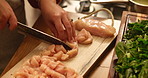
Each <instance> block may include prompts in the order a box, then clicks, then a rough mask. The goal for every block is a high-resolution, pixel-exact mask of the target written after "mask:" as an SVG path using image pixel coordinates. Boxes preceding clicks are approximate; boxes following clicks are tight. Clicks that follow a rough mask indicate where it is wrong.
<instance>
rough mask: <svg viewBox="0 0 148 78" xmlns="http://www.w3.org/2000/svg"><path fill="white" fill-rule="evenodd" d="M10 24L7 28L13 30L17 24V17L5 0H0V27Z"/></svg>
mask: <svg viewBox="0 0 148 78" xmlns="http://www.w3.org/2000/svg"><path fill="white" fill-rule="evenodd" d="M8 23H9V24H10V26H9V29H10V30H13V29H14V28H15V27H16V26H17V18H16V16H15V14H14V12H13V10H12V8H11V7H10V5H9V4H8V3H7V2H6V1H5V0H0V29H3V28H4V27H5V26H6V25H7V24H8Z"/></svg>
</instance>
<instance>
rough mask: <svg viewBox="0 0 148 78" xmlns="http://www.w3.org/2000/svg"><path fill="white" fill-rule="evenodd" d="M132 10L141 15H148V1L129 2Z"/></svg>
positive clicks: (131, 0) (134, 0)
mask: <svg viewBox="0 0 148 78" xmlns="http://www.w3.org/2000/svg"><path fill="white" fill-rule="evenodd" d="M129 1H130V3H131V6H130V7H131V8H132V9H133V10H134V11H136V12H139V13H145V14H148V0H129Z"/></svg>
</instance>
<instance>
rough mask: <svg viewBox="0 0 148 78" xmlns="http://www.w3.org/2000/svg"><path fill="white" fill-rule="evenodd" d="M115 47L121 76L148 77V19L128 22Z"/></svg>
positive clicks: (117, 68) (120, 77)
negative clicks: (120, 39)
mask: <svg viewBox="0 0 148 78" xmlns="http://www.w3.org/2000/svg"><path fill="white" fill-rule="evenodd" d="M123 40H124V42H119V43H118V44H117V46H116V48H115V50H116V55H117V57H118V61H117V64H116V66H115V70H116V71H117V72H118V73H119V78H148V20H142V21H138V22H135V23H129V24H128V30H127V31H126V34H124V36H123Z"/></svg>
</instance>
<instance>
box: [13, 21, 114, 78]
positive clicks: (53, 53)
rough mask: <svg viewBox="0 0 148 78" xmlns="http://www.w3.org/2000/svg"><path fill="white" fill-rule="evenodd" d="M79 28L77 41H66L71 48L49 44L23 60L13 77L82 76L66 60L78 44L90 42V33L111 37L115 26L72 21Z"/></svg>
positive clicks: (77, 77) (91, 38)
mask: <svg viewBox="0 0 148 78" xmlns="http://www.w3.org/2000/svg"><path fill="white" fill-rule="evenodd" d="M74 26H75V28H76V29H77V30H79V32H78V34H77V38H76V39H77V42H74V43H68V44H69V45H70V46H71V48H73V49H72V50H68V51H67V50H66V49H65V48H64V47H63V46H62V45H54V44H53V45H50V46H49V47H48V48H47V49H45V50H44V51H43V52H41V55H35V56H33V57H32V58H30V59H28V60H27V61H25V62H24V64H23V66H22V67H21V68H20V69H19V70H18V71H16V72H15V73H14V75H13V76H14V77H15V78H82V76H80V75H79V74H78V73H77V72H75V71H74V70H73V69H71V68H68V67H66V66H65V65H64V64H63V63H62V61H66V60H68V59H70V58H72V57H74V56H76V55H77V54H78V44H77V43H80V44H90V43H92V41H93V37H92V35H95V36H99V37H104V38H107V37H113V36H114V33H115V31H116V30H115V28H114V27H112V26H109V25H106V24H104V23H103V22H100V21H98V20H93V19H79V20H77V21H75V22H74Z"/></svg>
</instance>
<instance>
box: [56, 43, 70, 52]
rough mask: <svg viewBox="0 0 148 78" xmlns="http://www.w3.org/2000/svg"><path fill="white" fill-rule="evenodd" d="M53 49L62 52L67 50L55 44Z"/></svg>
mask: <svg viewBox="0 0 148 78" xmlns="http://www.w3.org/2000/svg"><path fill="white" fill-rule="evenodd" d="M55 51H56V52H59V51H62V52H64V53H66V52H67V51H66V49H65V48H64V47H63V46H62V45H56V47H55Z"/></svg>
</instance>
